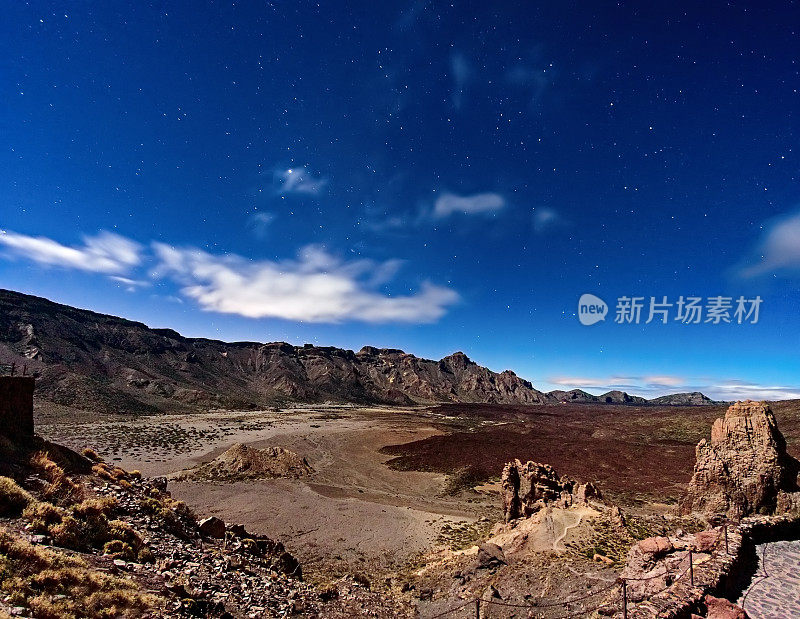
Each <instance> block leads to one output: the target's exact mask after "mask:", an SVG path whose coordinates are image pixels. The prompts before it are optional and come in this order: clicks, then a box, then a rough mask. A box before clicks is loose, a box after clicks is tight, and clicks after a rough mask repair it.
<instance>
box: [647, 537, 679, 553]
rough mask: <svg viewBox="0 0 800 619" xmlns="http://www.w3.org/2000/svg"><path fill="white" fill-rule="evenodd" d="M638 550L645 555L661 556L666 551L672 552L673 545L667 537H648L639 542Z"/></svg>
mask: <svg viewBox="0 0 800 619" xmlns="http://www.w3.org/2000/svg"><path fill="white" fill-rule="evenodd" d="M638 545H639V550H641V551H642V552H643V553H644V554H646V555H653V557H656V558H657V557H662V556H664V555H665V554H667V553H668V552H672V551H673V550H674V547H673V545H672V542H671V541H670V540H669V538H668V537H648V538H646V539H643V540H641V541H640V542H639V544H638Z"/></svg>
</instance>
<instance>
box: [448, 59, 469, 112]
mask: <svg viewBox="0 0 800 619" xmlns="http://www.w3.org/2000/svg"><path fill="white" fill-rule="evenodd" d="M450 78H451V79H452V81H453V92H452V95H451V100H452V102H453V106H454V107H455V108H456V109H457V110H460V109H461V106H462V104H463V102H464V89H465V88H466V87H467V84H468V83H469V81H470V80H471V79H472V66H471V65H470V62H469V60H467V57H466V56H465V55H464V54H462V53H461V52H453V53H452V54H451V55H450Z"/></svg>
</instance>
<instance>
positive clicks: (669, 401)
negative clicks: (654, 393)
mask: <svg viewBox="0 0 800 619" xmlns="http://www.w3.org/2000/svg"><path fill="white" fill-rule="evenodd" d="M650 403H651V404H660V405H661V406H709V405H711V404H718V403H719V402H715V401H714V400H712V399H711V398H709V397H706V396H704V395H703V394H702V393H700V392H699V391H693V392H691V393H673V394H670V395H663V396H661V397H660V398H653V399H652V400H650Z"/></svg>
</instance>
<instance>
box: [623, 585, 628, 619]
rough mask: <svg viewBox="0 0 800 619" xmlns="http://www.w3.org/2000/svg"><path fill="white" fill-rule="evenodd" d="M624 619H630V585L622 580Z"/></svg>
mask: <svg viewBox="0 0 800 619" xmlns="http://www.w3.org/2000/svg"><path fill="white" fill-rule="evenodd" d="M622 619H628V583H627V582H625V579H624V578H623V579H622Z"/></svg>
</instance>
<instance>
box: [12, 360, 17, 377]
mask: <svg viewBox="0 0 800 619" xmlns="http://www.w3.org/2000/svg"><path fill="white" fill-rule="evenodd" d="M16 371H17V364H16V363H12V364H11V376H14V372H16Z"/></svg>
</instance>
